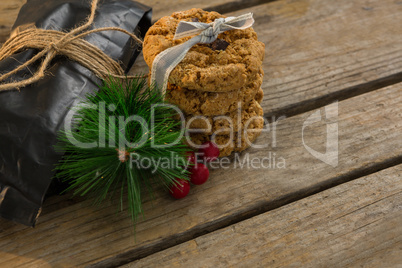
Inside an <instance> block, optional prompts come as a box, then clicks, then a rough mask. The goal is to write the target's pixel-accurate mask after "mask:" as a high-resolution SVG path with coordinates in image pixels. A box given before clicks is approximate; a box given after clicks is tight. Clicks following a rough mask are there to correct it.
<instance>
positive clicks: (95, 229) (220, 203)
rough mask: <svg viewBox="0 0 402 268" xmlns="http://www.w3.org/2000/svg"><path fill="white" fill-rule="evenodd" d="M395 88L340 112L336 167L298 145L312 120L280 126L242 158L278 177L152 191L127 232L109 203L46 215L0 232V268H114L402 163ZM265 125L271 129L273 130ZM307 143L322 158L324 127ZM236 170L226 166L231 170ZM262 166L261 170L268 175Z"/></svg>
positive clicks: (244, 171)
mask: <svg viewBox="0 0 402 268" xmlns="http://www.w3.org/2000/svg"><path fill="white" fill-rule="evenodd" d="M401 89H402V84H398V85H395V86H391V87H388V88H384V89H381V90H377V91H374V92H371V93H368V94H364V95H361V96H358V97H354V98H351V99H348V100H344V101H341V102H339V107H338V110H339V115H338V119H337V120H335V121H333V123H334V122H335V123H336V122H337V124H338V128H339V164H338V166H336V167H331V166H329V165H327V164H325V163H323V162H322V161H320V160H318V159H316V158H315V157H313V156H312V155H310V153H309V152H308V151H307V150H306V148H305V147H304V145H303V143H302V126H303V123H304V122H305V121H306V119H307V118H308V117H309V116H311V115H312V114H313V112H309V113H306V114H301V115H299V116H295V117H292V118H288V119H284V120H281V121H279V122H278V123H277V125H276V144H275V146H274V144H273V140H272V137H273V136H272V132H267V133H264V134H263V135H262V136H261V138H260V139H259V142H258V143H259V144H260V145H261V144H264V143H267V144H269V146H268V147H267V148H265V149H250V150H247V151H245V152H244V153H243V154H242V157H247V155H248V156H249V157H250V159H253V158H255V159H257V160H258V159H264V158H266V157H268V156H269V154H270V153H271V156H273V154H275V158H276V161H278V160H279V159H281V158H283V159H284V160H285V162H286V167H285V168H280V167H277V166H272V167H271V168H269V167H268V168H258V167H254V168H246V167H243V168H240V167H239V164H237V167H236V168H234V167H233V166H232V167H229V168H221V169H218V170H213V171H211V177H210V180H209V181H208V183H206V184H205V185H203V186H201V187H193V188H192V191H191V193H190V195H189V196H188V197H186V198H185V199H183V200H179V201H173V200H171V199H170V197H169V195H168V194H167V193H165V192H163V191H158V193H157V198H156V200H155V201H154V202H145V204H144V209H145V211H146V213H145V219H144V220H142V221H141V222H140V223H138V224H137V233H136V236H135V238H134V236H133V227H132V225H131V222H130V219H129V217H128V216H127V214H126V213H120V214H118V213H116V202H117V201H116V200H111V201H109V202H106V203H104V204H103V205H102V206H101V207H95V208H94V207H92V206H91V202H90V201H84V202H79V203H76V204H72V205H70V206H68V207H65V208H60V209H57V210H53V211H50V212H47V211H46V205H45V208H44V212H43V215H41V217H40V218H39V222H38V224H37V227H36V228H35V229H31V228H23V227H21V226H14V225H11V224H10V223H6V225H5V226H2V225H3V222H0V223H1V224H0V226H2V227H1V229H2V232H1V233H0V248H1V252H0V266H7V265H8V264H13V265H23V266H33V265H46V264H48V265H50V266H63V265H67V264H71V265H74V266H75V265H77V266H83V265H94V266H99V267H103V266H113V265H119V264H124V263H127V262H128V261H130V260H135V259H138V258H141V257H144V256H147V255H149V254H151V253H155V252H158V251H160V250H162V249H165V248H167V247H170V246H174V245H177V244H179V243H182V242H185V241H187V240H190V239H192V238H194V237H197V236H199V235H202V234H205V233H206V232H210V231H214V230H217V229H219V228H222V227H226V226H229V225H230V224H232V223H235V222H239V221H241V220H244V219H247V218H250V217H252V216H254V215H258V214H261V213H264V212H266V211H268V210H271V209H274V208H277V207H280V206H282V205H285V204H287V203H289V202H292V201H295V200H298V199H301V198H304V197H307V196H308V195H311V194H313V193H316V192H319V191H321V190H323V189H327V188H329V187H332V186H334V185H337V184H340V183H343V182H345V181H348V180H352V179H356V178H358V177H360V176H361V175H362V174H364V173H365V172H367V173H370V172H374V171H376V170H377V169H381V168H384V167H386V166H390V165H394V164H395V163H401V162H402V157H401V152H402V144H401V143H400V142H397V141H400V140H402V121H401V116H402V114H401V113H402V105H401V103H402V94H400V93H401ZM272 126H273V125H272V124H270V127H271V129H272ZM304 137H305V138H304V140H305V143H306V144H307V145H308V146H310V147H311V148H313V149H314V150H317V151H320V152H323V151H324V152H325V148H324V145H325V137H326V124H325V122H324V121H322V122H321V123H315V124H313V125H311V126H309V127H307V128H306V129H305V132H304ZM232 163H233V162H232ZM266 164H267V162H266V163H265V165H266Z"/></svg>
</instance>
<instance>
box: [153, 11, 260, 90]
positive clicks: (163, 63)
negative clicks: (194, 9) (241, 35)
mask: <svg viewBox="0 0 402 268" xmlns="http://www.w3.org/2000/svg"><path fill="white" fill-rule="evenodd" d="M253 24H254V19H253V14H252V13H247V14H244V15H241V16H238V17H228V18H219V19H216V20H215V21H214V22H212V23H203V22H188V21H181V22H180V23H179V25H178V26H177V29H176V33H175V35H174V38H173V40H176V39H180V38H183V37H187V36H192V35H195V34H196V35H197V36H194V37H193V38H191V39H190V40H188V41H187V42H184V43H183V44H180V45H177V46H174V47H171V48H168V49H166V50H164V51H162V52H161V53H159V54H158V55H157V56H156V57H155V59H154V62H153V63H152V70H151V83H152V84H155V85H156V86H159V87H161V89H162V92H163V93H165V91H166V86H167V82H168V78H169V75H170V73H171V72H172V70H173V69H174V68H175V67H176V66H177V64H179V63H180V62H181V61H182V60H183V59H184V57H185V56H186V54H187V52H188V51H189V50H190V48H192V47H193V46H194V45H196V44H209V43H212V42H213V41H215V40H216V39H217V38H218V35H219V34H220V33H223V32H226V31H229V30H234V29H239V30H244V29H247V28H249V27H251V26H252V25H253Z"/></svg>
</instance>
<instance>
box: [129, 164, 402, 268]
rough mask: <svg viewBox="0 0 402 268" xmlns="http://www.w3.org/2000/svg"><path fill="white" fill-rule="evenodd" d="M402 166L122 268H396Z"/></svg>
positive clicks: (401, 245) (401, 247)
mask: <svg viewBox="0 0 402 268" xmlns="http://www.w3.org/2000/svg"><path fill="white" fill-rule="evenodd" d="M401 182H402V165H399V166H396V167H393V168H389V169H386V170H382V171H380V172H378V173H375V174H372V175H370V176H368V177H365V178H360V179H356V180H354V181H352V182H348V183H345V184H342V185H339V186H337V187H334V188H331V189H329V190H326V191H323V192H321V193H319V194H316V195H313V196H310V197H308V198H305V199H302V200H299V201H297V202H294V203H292V204H289V205H286V206H284V207H281V208H279V209H276V210H274V211H270V212H267V213H264V214H262V215H259V216H256V217H253V218H251V219H248V220H245V221H242V222H240V223H237V224H233V225H231V226H229V227H227V228H225V229H222V230H218V231H216V232H213V233H210V234H207V235H204V236H201V237H198V238H196V239H193V240H191V241H188V242H186V243H183V244H180V245H178V246H175V247H172V248H169V249H167V250H164V251H161V252H158V253H156V254H153V255H151V256H148V257H147V258H144V259H141V260H139V261H136V262H133V263H131V264H128V265H125V266H123V267H125V268H130V267H138V268H140V267H400V266H402V224H401V222H402V183H401Z"/></svg>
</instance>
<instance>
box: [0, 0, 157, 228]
mask: <svg viewBox="0 0 402 268" xmlns="http://www.w3.org/2000/svg"><path fill="white" fill-rule="evenodd" d="M90 6H91V3H90V1H88V0H28V1H27V3H26V4H25V5H24V6H23V7H22V8H21V11H20V13H19V15H18V18H17V20H16V22H15V24H14V27H13V29H14V30H18V28H24V27H26V26H27V25H32V24H34V25H35V26H36V27H38V28H43V29H52V30H59V31H69V30H71V29H72V28H74V27H76V26H77V25H82V24H83V22H85V20H86V18H87V17H88V15H89V14H90ZM150 25H151V10H150V8H148V7H146V6H143V5H141V4H139V3H136V2H133V1H130V0H101V1H100V2H99V4H98V8H97V10H96V16H95V20H94V23H93V24H92V26H91V29H94V28H100V27H119V28H122V29H125V30H127V31H130V32H133V33H135V34H136V35H137V36H141V37H143V35H145V33H146V31H147V30H148V28H149V27H150ZM84 39H85V40H86V41H88V42H90V43H92V44H94V45H95V46H97V47H98V48H100V49H101V50H102V51H103V52H104V53H105V54H107V55H108V56H110V57H111V58H112V59H114V60H116V61H118V62H119V63H121V65H122V67H123V69H124V70H126V71H128V70H129V69H130V67H131V66H132V64H133V62H134V60H135V58H136V57H137V56H138V53H139V48H140V47H139V46H138V45H137V46H135V45H134V44H135V42H134V41H133V40H132V39H131V38H130V37H129V36H128V35H126V34H124V33H121V32H117V31H104V32H98V33H92V34H90V35H87V36H85V37H84ZM37 52H38V51H36V50H34V49H28V50H25V51H21V52H19V53H17V54H15V55H13V56H12V57H9V58H6V59H4V60H3V61H1V62H0V73H7V72H9V71H11V70H13V69H15V68H16V67H18V66H19V65H20V64H21V63H24V62H25V61H27V60H29V59H30V58H32V57H33V56H34V55H35V54H36V53H37ZM35 67H37V66H35V65H34V66H31V67H30V68H31V70H28V69H25V70H23V71H20V72H19V73H18V74H16V75H14V76H13V77H12V78H11V79H10V80H12V81H21V80H23V79H25V78H27V77H29V76H31V75H32V71H35V70H34V69H35ZM99 84H100V80H99V79H98V78H97V77H96V76H95V75H94V74H93V73H91V71H89V70H88V69H86V68H84V67H83V66H80V65H79V64H78V63H75V62H72V61H70V60H68V59H67V58H65V57H62V56H58V57H56V58H55V59H54V60H53V62H52V63H51V65H50V67H49V69H48V71H47V75H46V76H45V77H44V78H43V79H41V80H40V81H39V82H37V83H34V84H32V85H30V86H27V87H24V88H21V89H20V90H19V91H18V90H13V91H6V92H0V216H1V217H3V218H6V219H9V220H13V221H15V222H19V223H22V224H25V225H29V226H34V225H35V222H36V220H37V218H38V216H39V214H40V210H41V206H42V203H43V200H44V196H45V194H46V192H47V190H48V188H49V185H50V183H51V181H52V177H53V175H54V168H55V165H56V164H57V162H58V161H59V159H60V157H61V155H60V154H59V153H56V152H55V149H54V145H55V144H56V143H57V136H58V132H59V130H60V129H61V128H62V126H63V125H64V119H65V117H66V115H67V113H68V112H69V111H70V109H71V108H72V107H73V106H74V105H77V104H78V102H79V101H80V100H82V99H83V98H84V97H85V96H86V95H87V94H88V93H90V92H95V91H97V89H98V86H97V85H99Z"/></svg>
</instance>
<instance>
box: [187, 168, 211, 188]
mask: <svg viewBox="0 0 402 268" xmlns="http://www.w3.org/2000/svg"><path fill="white" fill-rule="evenodd" d="M190 172H191V177H190V181H191V183H193V184H195V185H201V184H203V183H205V182H206V181H207V180H208V178H209V170H208V168H207V167H206V166H205V165H204V164H202V163H197V164H195V165H194V166H192V167H191V169H190Z"/></svg>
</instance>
